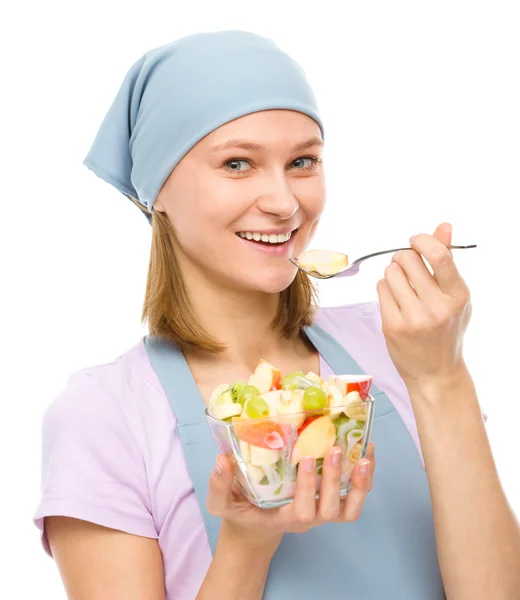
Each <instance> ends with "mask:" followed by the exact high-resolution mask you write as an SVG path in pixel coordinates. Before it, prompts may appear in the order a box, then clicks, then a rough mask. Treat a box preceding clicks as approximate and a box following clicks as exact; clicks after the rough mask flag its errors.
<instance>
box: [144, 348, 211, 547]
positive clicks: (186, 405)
mask: <svg viewBox="0 0 520 600" xmlns="http://www.w3.org/2000/svg"><path fill="white" fill-rule="evenodd" d="M144 343H145V348H146V352H147V354H148V357H149V359H150V362H151V364H152V367H153V369H154V371H155V373H156V374H157V377H158V378H159V381H160V382H161V385H162V387H163V390H164V392H165V394H166V396H167V398H168V400H169V402H170V404H171V406H172V409H173V413H174V415H175V418H176V420H177V433H178V435H179V439H180V441H181V444H182V448H183V454H184V460H185V462H186V467H187V469H188V473H189V476H190V478H191V481H192V483H193V488H194V490H195V496H196V497H197V502H198V505H199V507H200V509H201V515H202V518H203V520H204V525H205V527H206V532H207V534H208V540H209V544H210V547H211V553H212V554H214V553H215V549H216V547H217V540H218V535H219V532H220V518H218V517H214V516H213V515H211V514H210V513H209V512H208V511H207V509H206V499H207V497H208V491H209V477H208V474H210V473H211V471H212V470H213V468H214V466H215V461H216V459H217V456H218V448H217V445H216V443H215V441H214V440H213V437H212V435H211V431H210V429H209V425H208V422H207V420H206V412H205V409H206V406H205V404H204V400H203V398H202V395H201V393H200V391H199V388H198V387H197V384H196V383H195V380H194V379H193V377H192V375H191V371H190V368H189V366H188V363H187V362H186V359H185V358H184V355H183V354H182V352H181V351H180V349H179V348H178V347H177V346H176V345H175V344H174V343H172V342H169V341H167V340H164V339H162V338H159V337H157V336H154V337H149V336H147V337H146V338H145V340H144Z"/></svg>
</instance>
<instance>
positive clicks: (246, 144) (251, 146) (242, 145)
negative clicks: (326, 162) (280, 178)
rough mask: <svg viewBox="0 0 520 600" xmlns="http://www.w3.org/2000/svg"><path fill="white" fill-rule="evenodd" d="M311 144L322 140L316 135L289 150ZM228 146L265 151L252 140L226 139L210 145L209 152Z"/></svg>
mask: <svg viewBox="0 0 520 600" xmlns="http://www.w3.org/2000/svg"><path fill="white" fill-rule="evenodd" d="M313 146H323V140H322V139H321V138H319V137H318V136H314V137H312V138H310V139H308V140H307V141H305V142H301V143H300V144H296V146H293V147H292V148H291V152H299V151H301V150H307V148H312V147H313ZM229 148H241V149H242V150H249V151H251V152H266V148H265V146H263V145H262V144H255V143H254V142H248V141H247V140H239V139H233V140H228V141H227V142H224V143H223V144H218V145H216V146H212V147H211V148H210V149H209V151H210V152H211V153H215V152H221V151H222V150H228V149H229Z"/></svg>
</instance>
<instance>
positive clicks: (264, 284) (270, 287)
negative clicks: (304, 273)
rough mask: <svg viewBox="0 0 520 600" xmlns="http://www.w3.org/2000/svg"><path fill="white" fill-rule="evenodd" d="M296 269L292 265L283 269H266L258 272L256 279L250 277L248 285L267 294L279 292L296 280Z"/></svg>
mask: <svg viewBox="0 0 520 600" xmlns="http://www.w3.org/2000/svg"><path fill="white" fill-rule="evenodd" d="M296 271H297V269H296V268H295V267H292V266H288V267H285V268H283V269H272V270H271V269H264V270H262V271H260V272H259V273H258V274H257V276H256V277H255V278H254V280H251V278H249V281H248V284H249V285H248V287H249V288H253V289H255V290H258V291H259V292H265V293H266V294H279V293H280V292H283V291H284V290H286V289H287V288H288V287H289V286H290V285H291V283H292V282H293V281H294V278H295V277H296Z"/></svg>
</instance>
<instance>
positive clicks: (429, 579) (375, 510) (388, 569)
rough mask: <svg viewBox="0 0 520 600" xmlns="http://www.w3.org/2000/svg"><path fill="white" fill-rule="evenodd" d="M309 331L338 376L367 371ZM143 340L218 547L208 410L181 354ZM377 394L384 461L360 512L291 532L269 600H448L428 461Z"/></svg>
mask: <svg viewBox="0 0 520 600" xmlns="http://www.w3.org/2000/svg"><path fill="white" fill-rule="evenodd" d="M306 335H307V337H308V338H309V339H310V341H311V342H312V344H313V345H314V346H315V348H316V349H317V350H318V352H319V353H320V354H321V356H322V357H323V358H324V359H325V361H326V362H327V363H328V364H329V366H330V367H331V368H332V370H333V371H334V372H335V373H337V374H341V373H348V374H362V373H363V371H362V370H361V368H360V367H359V365H358V364H357V363H356V362H355V361H354V360H353V359H352V357H351V356H350V354H349V353H348V352H347V351H346V350H345V349H344V348H343V346H341V345H340V344H339V343H338V342H337V341H336V340H334V338H332V337H331V336H330V335H329V334H328V333H326V332H325V331H324V330H323V329H321V328H320V327H319V326H317V325H313V326H312V327H309V328H307V329H306ZM145 344H146V349H147V352H148V356H149V358H150V361H151V364H152V367H153V368H154V370H155V372H156V373H157V376H158V378H159V380H160V382H161V384H162V386H163V389H164V391H165V393H166V395H167V397H168V399H169V401H170V403H171V405H172V408H173V411H174V413H175V416H176V419H177V423H178V425H177V427H178V432H179V437H180V440H181V443H182V447H183V452H184V458H185V461H186V464H187V467H188V472H189V474H190V477H191V480H192V483H193V487H194V490H195V494H196V497H197V500H198V503H199V507H200V511H201V513H202V516H203V518H204V523H205V526H206V531H207V534H208V539H209V543H210V546H211V551H212V553H214V552H215V547H216V543H217V539H218V535H219V530H220V519H219V518H217V517H213V516H212V515H210V514H209V512H208V511H207V509H206V497H207V493H208V484H209V478H210V475H211V472H212V469H213V468H214V466H215V460H216V457H217V454H218V450H217V447H216V444H215V441H214V439H213V437H212V434H211V431H210V429H209V426H208V424H207V421H206V416H205V413H204V411H205V408H206V407H205V404H204V401H203V399H202V396H201V394H200V392H199V389H198V387H197V385H196V383H195V381H194V379H193V377H192V375H191V371H190V369H189V367H188V365H187V363H186V361H185V359H184V356H183V354H182V352H181V351H180V350H179V349H178V348H177V347H175V346H174V345H172V344H170V343H168V342H166V341H164V340H161V339H160V338H157V337H147V338H146V339H145ZM372 396H373V397H374V399H375V413H374V421H373V426H372V433H371V440H372V441H374V442H375V445H376V449H377V468H376V473H375V476H374V483H373V487H372V491H371V492H370V493H369V494H368V497H367V499H366V502H365V505H364V508H363V513H362V515H361V517H360V518H359V519H358V520H357V521H355V522H353V523H327V524H325V525H322V526H320V527H316V528H314V529H311V530H310V531H308V532H306V533H301V534H292V533H287V534H285V535H284V536H283V539H282V542H281V544H280V547H279V548H278V550H277V552H276V553H275V555H274V557H273V560H272V562H271V567H270V570H269V575H268V578H267V583H266V586H265V592H264V596H263V598H264V600H292V599H293V598H294V599H298V600H315V599H316V600H317V599H322V598H325V599H327V600H335V599H338V600H445V593H444V587H443V584H442V579H441V574H440V570H439V564H438V559H437V550H436V546H435V535H434V528H433V515H432V505H431V499H430V492H429V487H428V481H427V478H426V473H425V470H424V467H423V464H422V461H421V459H420V456H419V453H418V451H417V448H416V446H415V443H414V441H413V440H412V438H411V436H410V433H409V432H408V429H407V428H406V426H405V425H404V423H403V421H402V420H401V418H400V416H399V414H398V413H397V412H396V410H395V408H394V406H393V405H392V403H391V402H390V400H389V399H388V397H387V395H386V393H385V392H383V391H380V390H379V389H377V387H376V386H374V385H373V386H372Z"/></svg>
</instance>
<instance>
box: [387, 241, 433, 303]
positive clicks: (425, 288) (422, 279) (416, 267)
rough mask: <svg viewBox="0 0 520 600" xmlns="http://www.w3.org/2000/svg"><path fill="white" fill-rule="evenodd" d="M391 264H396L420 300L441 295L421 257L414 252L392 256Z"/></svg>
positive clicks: (408, 251)
mask: <svg viewBox="0 0 520 600" xmlns="http://www.w3.org/2000/svg"><path fill="white" fill-rule="evenodd" d="M392 262H395V263H397V264H398V265H399V266H400V267H401V269H402V270H403V272H404V274H405V275H406V277H407V278H408V280H409V281H410V283H411V284H412V286H413V287H414V289H415V293H416V295H417V296H419V298H420V299H421V300H425V299H427V298H432V297H435V296H436V295H438V294H440V293H441V290H440V288H439V285H438V283H437V281H436V280H435V278H434V277H433V276H432V275H431V274H430V271H428V268H427V267H426V264H425V263H424V260H423V258H422V256H421V255H420V254H419V253H418V252H415V251H410V250H402V251H401V252H397V253H396V254H394V256H393V258H392Z"/></svg>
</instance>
